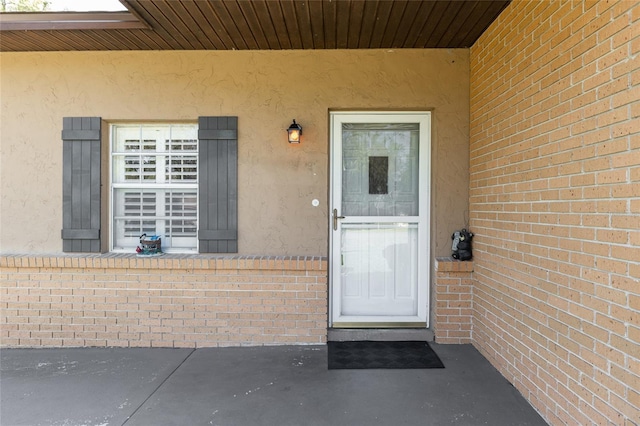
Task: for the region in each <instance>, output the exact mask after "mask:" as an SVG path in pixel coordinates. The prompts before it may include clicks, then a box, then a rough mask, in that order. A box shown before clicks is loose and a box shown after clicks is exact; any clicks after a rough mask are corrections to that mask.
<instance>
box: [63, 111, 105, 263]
mask: <svg viewBox="0 0 640 426" xmlns="http://www.w3.org/2000/svg"><path fill="white" fill-rule="evenodd" d="M100 123H101V119H100V117H65V118H64V119H63V121H62V152H63V154H62V168H63V170H62V250H63V251H65V252H84V253H87V252H90V253H99V252H100V137H101V132H100Z"/></svg>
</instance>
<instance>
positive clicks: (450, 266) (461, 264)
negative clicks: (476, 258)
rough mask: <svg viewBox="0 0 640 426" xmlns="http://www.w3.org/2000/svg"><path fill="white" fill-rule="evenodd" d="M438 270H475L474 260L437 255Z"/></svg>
mask: <svg viewBox="0 0 640 426" xmlns="http://www.w3.org/2000/svg"><path fill="white" fill-rule="evenodd" d="M436 271H439V272H473V260H464V261H461V260H457V259H454V258H453V257H436Z"/></svg>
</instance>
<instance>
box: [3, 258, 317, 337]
mask: <svg viewBox="0 0 640 426" xmlns="http://www.w3.org/2000/svg"><path fill="white" fill-rule="evenodd" d="M326 335H327V262H326V259H324V258H313V257H301V258H296V257H285V258H282V257H278V258H252V257H229V258H213V257H211V258H207V257H202V256H196V257H191V258H189V257H182V258H180V257H178V258H171V257H170V256H163V257H158V258H137V257H132V256H124V257H123V256H115V255H103V256H82V257H73V256H53V257H47V256H0V343H1V344H2V345H3V346H29V347H33V346H36V347H39V346H144V347H207V346H239V345H263V344H285V343H296V344H305V343H309V344H312V343H323V342H325V341H326Z"/></svg>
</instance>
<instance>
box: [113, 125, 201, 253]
mask: <svg viewBox="0 0 640 426" xmlns="http://www.w3.org/2000/svg"><path fill="white" fill-rule="evenodd" d="M197 200H198V126H197V125H196V124H166V125H162V124H161V125H159V124H136V125H129V124H121V125H120V124H117V125H113V126H112V127H111V249H112V250H113V251H126V252H132V251H134V250H135V248H136V247H137V246H138V245H139V243H140V236H141V235H142V234H147V236H152V235H157V236H158V237H160V238H162V250H163V251H166V252H195V251H197V248H198V201H197Z"/></svg>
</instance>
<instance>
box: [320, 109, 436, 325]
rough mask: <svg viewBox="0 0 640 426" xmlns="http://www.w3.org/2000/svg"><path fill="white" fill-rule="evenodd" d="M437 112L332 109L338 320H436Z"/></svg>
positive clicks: (334, 314)
mask: <svg viewBox="0 0 640 426" xmlns="http://www.w3.org/2000/svg"><path fill="white" fill-rule="evenodd" d="M430 136H431V114H430V113H429V112H386V113H383V112H377V113H374V112H334V113H331V147H332V154H331V225H330V240H331V242H330V244H331V253H330V259H331V261H330V280H331V297H330V304H331V309H330V312H331V326H332V327H403V326H404V327H416V326H428V309H427V307H428V295H429V269H430V265H429V263H430V260H429V259H430V256H429V206H430V191H429V189H430V168H429V165H430V153H431V138H430Z"/></svg>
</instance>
